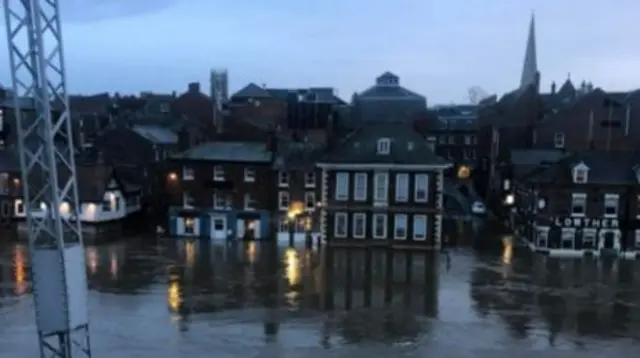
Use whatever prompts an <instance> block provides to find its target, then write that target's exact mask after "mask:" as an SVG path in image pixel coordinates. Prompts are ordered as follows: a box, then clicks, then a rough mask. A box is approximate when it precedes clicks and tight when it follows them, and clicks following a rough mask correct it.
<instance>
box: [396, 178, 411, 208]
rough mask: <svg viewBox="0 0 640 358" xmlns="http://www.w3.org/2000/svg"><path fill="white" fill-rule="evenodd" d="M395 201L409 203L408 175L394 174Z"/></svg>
mask: <svg viewBox="0 0 640 358" xmlns="http://www.w3.org/2000/svg"><path fill="white" fill-rule="evenodd" d="M396 201H397V202H402V203H406V202H407V201H409V174H407V173H398V174H396Z"/></svg>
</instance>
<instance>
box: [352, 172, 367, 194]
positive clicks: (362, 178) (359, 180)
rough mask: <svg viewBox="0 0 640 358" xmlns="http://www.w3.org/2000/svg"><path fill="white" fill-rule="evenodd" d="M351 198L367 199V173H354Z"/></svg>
mask: <svg viewBox="0 0 640 358" xmlns="http://www.w3.org/2000/svg"><path fill="white" fill-rule="evenodd" d="M353 200H355V201H366V200H367V173H355V178H354V180H353Z"/></svg>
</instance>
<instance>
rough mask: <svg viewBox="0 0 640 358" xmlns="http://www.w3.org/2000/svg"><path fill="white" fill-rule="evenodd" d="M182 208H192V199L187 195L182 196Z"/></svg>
mask: <svg viewBox="0 0 640 358" xmlns="http://www.w3.org/2000/svg"><path fill="white" fill-rule="evenodd" d="M182 207H184V208H187V209H188V208H193V198H192V197H191V195H189V193H183V194H182Z"/></svg>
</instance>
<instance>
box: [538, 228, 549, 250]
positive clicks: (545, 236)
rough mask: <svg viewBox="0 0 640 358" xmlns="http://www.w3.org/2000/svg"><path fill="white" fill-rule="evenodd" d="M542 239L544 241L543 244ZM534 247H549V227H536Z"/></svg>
mask: <svg viewBox="0 0 640 358" xmlns="http://www.w3.org/2000/svg"><path fill="white" fill-rule="evenodd" d="M542 241H544V245H543V244H542ZM536 247H539V248H543V249H546V248H548V247H549V227H547V226H542V227H537V228H536Z"/></svg>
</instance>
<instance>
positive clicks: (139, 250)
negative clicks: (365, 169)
mask: <svg viewBox="0 0 640 358" xmlns="http://www.w3.org/2000/svg"><path fill="white" fill-rule="evenodd" d="M321 251H322V250H317V249H306V248H304V245H302V244H301V245H300V247H297V248H287V247H278V248H277V249H276V248H273V247H269V246H267V245H260V244H239V245H224V244H217V243H215V244H213V243H210V242H185V241H163V242H158V243H157V244H153V243H146V244H145V243H142V242H141V241H137V240H133V239H131V240H130V241H129V242H128V243H125V242H120V243H114V244H109V245H103V246H98V247H88V248H87V270H88V274H89V281H90V285H91V289H92V290H91V297H90V304H91V307H90V309H91V319H92V322H91V335H92V348H93V354H94V357H123V358H124V357H142V356H153V357H156V358H164V357H209V356H215V357H274V358H275V357H278V358H281V357H355V356H369V357H391V356H394V357H425V356H436V357H511V356H513V355H514V354H518V355H519V356H520V357H523V356H532V357H533V356H534V355H535V356H539V355H540V354H541V353H545V354H547V355H548V356H558V357H601V356H603V355H605V354H606V355H609V356H611V357H614V356H615V357H636V356H637V354H638V353H637V352H638V348H639V347H640V339H639V338H640V267H639V266H640V263H636V262H616V261H612V262H599V263H598V262H594V261H589V260H574V261H571V260H553V259H549V258H541V257H538V258H531V257H518V256H516V257H512V258H510V257H509V255H504V256H506V257H500V255H499V254H496V255H486V256H478V255H476V254H474V253H472V252H471V251H467V250H454V251H451V252H450V254H449V255H448V258H447V256H446V255H444V254H435V255H434V254H431V255H428V254H423V253H414V254H407V253H385V252H382V251H374V252H371V251H369V252H367V251H362V250H351V251H349V250H344V249H342V250H337V249H336V250H330V251H326V250H325V251H324V252H321ZM27 260H28V258H27V251H26V248H25V247H23V246H20V245H16V244H5V245H4V246H0V356H1V357H3V358H10V357H16V358H18V357H19V358H23V357H35V356H37V347H36V339H35V338H36V334H35V326H34V317H33V308H32V304H31V299H30V297H29V295H28V290H29V284H28V268H27V264H28V263H27ZM325 267H332V269H327V268H325Z"/></svg>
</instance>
